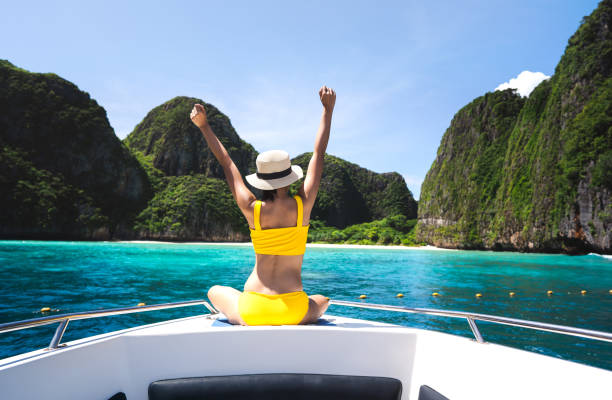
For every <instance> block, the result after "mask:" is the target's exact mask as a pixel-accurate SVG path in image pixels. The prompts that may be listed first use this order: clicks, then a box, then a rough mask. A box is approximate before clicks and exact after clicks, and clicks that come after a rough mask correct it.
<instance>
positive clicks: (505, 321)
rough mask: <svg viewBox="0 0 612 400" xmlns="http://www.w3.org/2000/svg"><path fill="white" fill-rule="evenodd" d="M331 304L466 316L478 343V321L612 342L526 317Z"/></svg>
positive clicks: (603, 334)
mask: <svg viewBox="0 0 612 400" xmlns="http://www.w3.org/2000/svg"><path fill="white" fill-rule="evenodd" d="M330 304H333V305H337V306H345V307H357V308H368V309H373V310H383V311H394V312H404V313H411V314H425V315H435V316H440V317H451V318H465V319H466V320H467V322H468V324H469V325H470V329H471V330H472V334H473V335H474V338H475V339H476V341H477V342H478V343H485V340H484V338H483V337H482V334H481V333H480V330H479V329H478V326H476V321H484V322H493V323H496V324H501V325H510V326H518V327H521V328H528V329H534V330H539V331H546V332H553V333H560V334H563V335H568V336H578V337H583V338H587V339H594V340H601V341H604V342H612V333H608V332H602V331H595V330H590V329H582V328H575V327H573V326H565V325H556V324H549V323H545V322H538V321H528V320H525V319H516V318H508V317H499V316H496V315H488V314H479V313H471V312H465V311H451V310H436V309H433V308H411V307H404V306H392V305H387V304H375V303H360V302H356V301H344V300H330Z"/></svg>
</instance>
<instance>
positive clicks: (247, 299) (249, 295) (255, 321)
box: [238, 291, 308, 325]
mask: <svg viewBox="0 0 612 400" xmlns="http://www.w3.org/2000/svg"><path fill="white" fill-rule="evenodd" d="M238 312H239V313H240V317H242V320H243V321H244V322H245V323H246V324H247V325H297V324H299V323H300V322H301V321H302V320H303V319H304V317H305V316H306V313H307V312H308V295H307V294H306V292H303V291H301V292H291V293H282V294H263V293H257V292H242V293H241V294H240V297H239V298H238Z"/></svg>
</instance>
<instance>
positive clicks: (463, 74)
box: [0, 0, 598, 198]
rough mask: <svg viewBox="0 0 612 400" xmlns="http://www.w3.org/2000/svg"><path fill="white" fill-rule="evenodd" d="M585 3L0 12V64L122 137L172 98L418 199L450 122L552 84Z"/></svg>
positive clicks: (125, 6)
mask: <svg viewBox="0 0 612 400" xmlns="http://www.w3.org/2000/svg"><path fill="white" fill-rule="evenodd" d="M597 3H598V2H597V1H592V0H580V1H576V0H565V1H554V0H547V1H542V0H528V1H507V0H506V1H497V0H493V1H491V0H489V1H434V2H425V1H398V2H393V1H388V2H379V3H374V2H371V1H367V2H366V1H326V2H324V1H321V2H315V1H309V2H288V1H257V2H248V1H243V2H238V1H237V2H231V3H230V2H220V1H215V2H208V1H195V2H182V1H164V2H158V1H147V2H127V1H105V2H85V1H75V2H67V1H58V2H49V1H44V2H38V1H28V2H3V5H2V16H1V17H0V21H1V23H0V58H5V59H8V60H9V61H11V62H12V63H13V64H15V65H17V66H19V67H21V68H25V69H28V70H30V71H33V72H54V73H56V74H58V75H60V76H62V77H64V78H66V79H68V80H70V81H72V82H74V83H75V84H76V85H77V86H79V88H80V89H82V90H85V91H87V92H89V93H90V94H91V96H92V97H93V98H95V99H96V100H97V101H98V102H99V103H100V104H101V105H102V106H103V107H104V108H105V109H106V110H107V113H108V118H109V120H110V123H111V125H112V126H113V128H114V129H115V132H116V134H117V136H119V137H120V138H124V137H125V136H127V135H128V134H129V133H130V132H131V131H132V129H133V128H134V126H135V125H136V124H137V123H138V122H140V121H141V120H142V118H143V117H144V116H145V115H146V113H147V112H148V111H149V110H150V109H151V108H153V107H155V106H157V105H159V104H161V103H163V102H165V101H167V100H169V99H170V98H172V97H174V96H178V95H186V96H193V97H199V98H201V99H203V100H205V101H207V102H209V103H212V104H214V105H216V106H217V107H219V108H220V109H221V111H222V112H224V113H225V114H227V115H228V116H229V117H230V119H231V120H232V124H233V125H234V127H235V128H236V130H237V132H238V134H239V135H240V136H241V137H242V138H243V139H244V140H246V141H248V142H250V143H251V144H253V146H254V147H255V148H256V149H257V150H258V151H265V150H271V149H277V148H280V149H285V150H287V151H288V152H289V154H290V155H291V156H292V157H293V156H295V155H298V154H300V153H302V152H305V151H312V147H313V143H314V136H315V133H316V130H317V127H318V123H319V117H320V112H321V106H320V102H319V99H318V96H317V90H318V89H319V87H320V86H321V85H323V84H325V85H328V86H330V87H333V88H334V89H335V90H336V92H337V94H338V98H337V103H336V111H335V113H334V122H333V126H332V134H331V138H330V141H329V146H328V153H330V154H333V155H336V156H339V157H342V158H345V159H347V160H349V161H351V162H355V163H357V164H360V165H361V166H363V167H366V168H369V169H371V170H374V171H376V172H387V171H397V172H399V173H401V174H402V175H403V176H404V177H405V179H406V181H407V183H408V186H409V188H410V189H411V190H412V191H413V193H414V194H415V196H416V197H417V198H418V196H419V188H420V184H421V181H422V179H423V178H424V177H425V174H426V173H427V171H428V169H429V167H430V166H431V163H432V162H433V160H434V158H435V155H436V150H437V148H438V145H439V143H440V139H441V138H442V135H443V134H444V131H445V130H446V128H447V127H448V125H449V123H450V121H451V119H452V117H453V115H454V114H455V113H456V112H457V111H458V110H459V109H460V108H461V107H463V106H464V105H466V104H467V103H469V102H470V101H471V100H473V99H474V98H475V97H478V96H480V95H483V94H484V93H485V92H487V91H492V90H494V89H495V88H496V87H498V86H499V85H500V84H503V83H504V82H508V81H509V80H510V79H512V78H516V77H517V76H518V75H519V74H520V73H521V72H522V71H532V72H541V73H543V74H544V75H551V74H552V73H553V72H554V68H555V65H556V64H557V62H558V61H559V58H560V57H561V55H562V53H563V50H564V49H565V46H566V44H567V40H568V39H569V37H570V36H571V35H572V34H573V32H574V31H575V30H576V29H577V28H578V26H579V23H580V20H581V18H582V17H583V16H584V15H588V14H590V13H591V12H592V11H593V9H594V8H595V7H596V6H597Z"/></svg>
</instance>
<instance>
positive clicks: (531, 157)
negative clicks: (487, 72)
mask: <svg viewBox="0 0 612 400" xmlns="http://www.w3.org/2000/svg"><path fill="white" fill-rule="evenodd" d="M611 27H612V1H610V0H604V1H602V2H601V3H600V4H599V6H598V7H597V9H596V10H595V11H594V12H593V13H592V14H591V15H590V16H588V17H585V18H584V20H583V22H582V24H581V26H580V28H579V29H578V31H577V32H576V33H575V34H574V35H573V36H572V37H571V38H570V39H569V43H568V46H567V48H566V50H565V53H564V55H563V57H562V58H561V60H560V62H559V64H558V65H557V67H556V69H555V73H554V75H553V76H552V77H551V78H550V79H549V80H546V81H544V82H542V83H541V84H540V85H539V86H538V87H536V88H535V89H534V91H533V92H532V93H531V94H530V96H529V97H528V98H527V99H522V98H520V97H519V96H518V95H517V94H515V93H513V92H512V90H506V91H503V92H494V93H487V94H486V95H484V96H482V97H479V98H477V99H476V100H474V101H473V102H472V103H470V104H468V105H467V106H465V107H464V108H463V109H461V110H460V111H459V112H458V113H457V114H456V115H455V117H454V118H453V121H452V122H451V126H450V127H449V128H448V130H447V131H446V133H445V134H444V137H443V138H442V142H441V144H440V147H439V149H438V154H437V157H436V160H435V161H434V163H433V165H432V167H431V169H430V171H429V172H428V174H427V176H426V178H425V181H424V182H423V186H422V188H421V198H420V201H419V223H418V226H417V238H418V239H420V240H423V241H426V242H428V243H431V244H434V245H438V246H443V247H458V248H487V249H499V250H521V251H561V252H568V253H584V252H589V251H596V252H606V253H610V252H612V243H611V242H612V74H611V72H612V34H611V31H610V28H611Z"/></svg>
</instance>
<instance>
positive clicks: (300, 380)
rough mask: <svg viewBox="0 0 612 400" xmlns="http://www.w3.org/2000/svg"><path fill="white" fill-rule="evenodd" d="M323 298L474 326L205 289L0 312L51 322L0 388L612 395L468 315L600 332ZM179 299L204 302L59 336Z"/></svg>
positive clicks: (108, 392)
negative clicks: (83, 308) (100, 306)
mask: <svg viewBox="0 0 612 400" xmlns="http://www.w3.org/2000/svg"><path fill="white" fill-rule="evenodd" d="M331 304H332V305H336V306H344V307H360V308H369V309H378V310H385V311H394V312H403V313H413V314H424V315H434V316H439V317H448V318H463V319H465V320H466V321H467V323H468V325H469V327H470V328H471V331H472V333H473V336H474V337H473V338H466V337H461V336H455V335H451V334H447V333H441V332H435V331H430V330H426V329H416V328H410V327H405V326H400V325H394V324H388V323H381V322H376V321H370V320H364V319H354V318H345V317H340V316H333V315H328V314H325V315H323V317H322V318H320V319H319V321H318V322H317V323H316V324H312V325H306V326H304V325H300V326H235V325H231V324H229V323H228V322H227V319H226V318H225V316H224V315H222V314H220V313H218V312H217V311H216V310H215V309H214V308H213V307H212V306H211V305H210V304H209V303H208V302H206V301H205V300H193V301H186V302H178V303H167V304H157V305H146V306H141V307H127V308H116V309H109V310H96V311H90V312H80V313H72V314H62V315H54V316H48V317H42V318H35V319H30V320H25V321H18V322H10V323H4V324H0V333H2V332H8V331H15V330H21V329H27V328H31V327H35V326H41V325H48V324H58V327H57V329H56V331H55V334H54V336H53V338H52V339H51V342H50V344H49V347H48V348H45V349H40V350H36V351H31V352H27V353H23V354H19V355H16V356H13V357H9V358H5V359H2V360H0V388H1V389H0V398H2V399H20V400H21V399H24V400H25V399H50V400H55V399H57V400H59V399H62V400H70V399H75V400H76V399H79V400H81V399H100V400H106V399H112V400H122V399H123V400H125V399H127V400H146V399H151V400H169V399H180V400H187V399H238V398H241V399H286V398H291V399H306V398H308V399H311V398H313V399H332V398H334V399H344V398H347V399H348V398H350V399H415V400H416V399H419V400H442V399H451V400H460V399H466V400H467V399H470V400H474V399H512V400H516V399H552V398H554V399H577V398H598V399H599V398H612V372H611V371H607V370H604V369H599V368H595V367H591V366H587V365H582V364H578V363H574V362H571V361H566V360H561V359H557V358H553V357H549V356H545V355H540V354H536V353H532V352H528V351H524V350H519V349H515V348H510V347H506V346H502V345H498V344H493V343H488V342H486V341H485V339H484V338H483V336H482V334H481V332H480V330H479V329H478V326H477V323H476V322H477V321H486V322H492V323H495V324H503V325H511V326H518V327H522V328H527V329H535V330H542V331H549V332H556V333H559V334H563V335H573V336H580V337H585V338H590V339H593V340H602V341H607V342H612V334H611V333H607V332H600V331H593V330H585V329H579V328H574V327H567V326H561V325H553V324H546V323H540V322H533V321H526V320H519V319H512V318H506V317H500V316H493V315H486V314H475V313H467V312H459V311H447V310H436V309H425V308H410V307H401V306H392V305H382V304H368V303H362V302H350V301H341V300H333V299H332V300H331ZM187 306H200V307H201V306H204V307H206V309H207V311H206V313H204V314H198V315H195V316H191V317H186V318H179V319H172V320H167V321H163V322H158V323H154V324H148V325H142V326H137V327H133V328H129V329H123V330H119V331H114V332H109V333H105V334H101V335H96V336H91V337H86V338H82V339H79V340H74V341H70V342H66V343H62V341H61V340H62V335H63V334H64V332H65V331H66V329H67V326H68V323H69V321H74V320H79V319H88V318H98V317H104V316H110V315H118V314H127V313H134V312H143V311H153V310H161V309H169V308H177V307H187ZM526 332H529V331H526Z"/></svg>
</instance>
